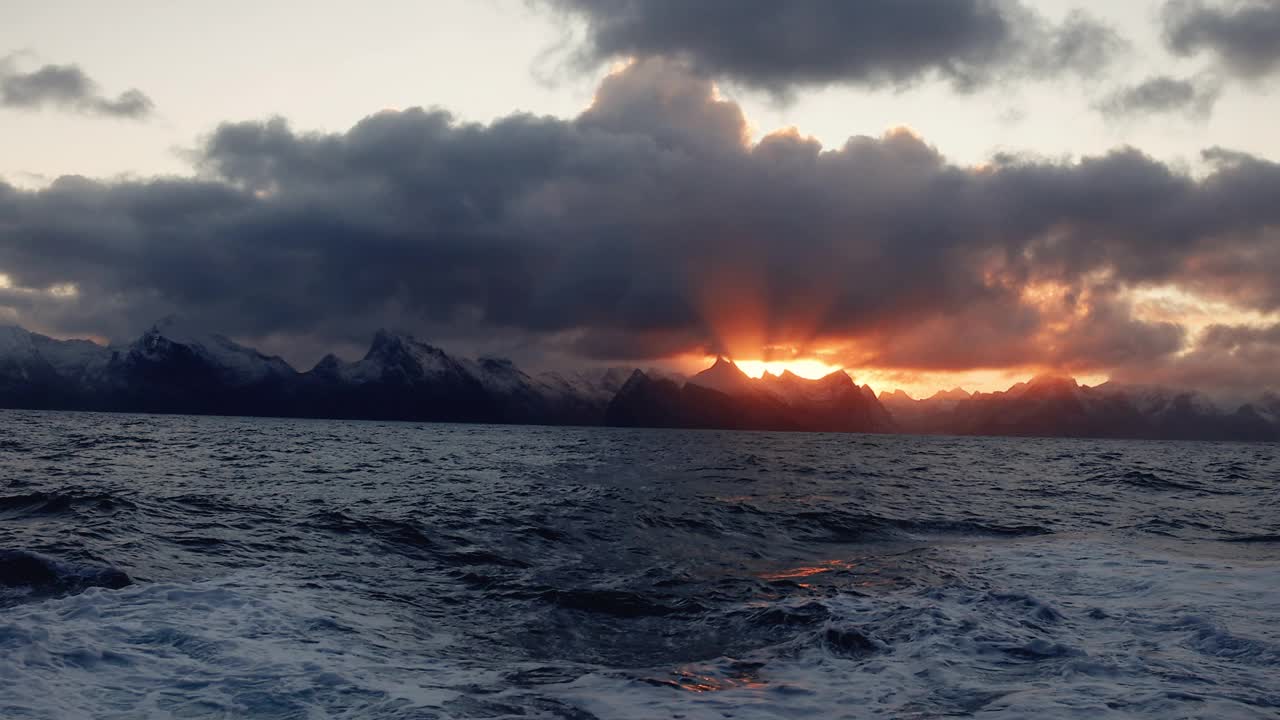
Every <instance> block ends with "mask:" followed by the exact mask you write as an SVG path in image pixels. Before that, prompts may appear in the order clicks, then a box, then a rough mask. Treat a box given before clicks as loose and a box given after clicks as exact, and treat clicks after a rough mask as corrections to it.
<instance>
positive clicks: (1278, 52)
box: [0, 0, 1280, 395]
mask: <svg viewBox="0 0 1280 720" xmlns="http://www.w3.org/2000/svg"><path fill="white" fill-rule="evenodd" d="M1276 118H1280V2H1276V1H1275V0H1203V1H1197V0H1141V1H1140V0H1134V1H1133V2H1124V3H1116V2H1113V1H1108V2H1101V1H1095V0H1053V1H1048V0H1046V1H1044V2H1032V1H1031V0H862V1H861V2H848V1H847V0H807V1H800V2H788V3H781V2H766V1H765V0H701V1H700V2H696V3H689V2H685V1H684V0H645V1H641V0H527V1H525V2H520V1H518V0H508V1H502V2H499V1H498V0H490V1H487V2H484V1H481V2H476V1H474V0H466V1H458V2H454V1H452V0H450V1H445V0H435V1H433V2H430V3H419V2H409V1H407V0H406V1H404V2H392V1H385V2H370V3H362V4H358V5H357V4H351V3H325V2H310V3H301V2H283V1H279V2H264V1H258V2H248V1H247V0H244V1H239V0H237V1H231V2H224V3H219V4H217V5H214V4H210V3H203V2H200V3H198V2H194V1H187V0H176V1H169V2H159V1H158V0H157V1H153V0H122V2H118V3H91V2H70V1H67V0H41V1H40V2H34V1H29V0H8V1H7V2H6V3H5V13H4V23H3V24H0V130H3V132H0V322H8V323H16V324H20V325H23V326H24V327H27V328H29V329H33V330H38V331H41V332H46V333H48V334H51V335H55V336H59V337H92V338H97V339H101V340H103V341H106V340H126V341H127V340H128V339H130V337H131V336H133V335H136V334H137V333H138V332H140V331H141V330H142V329H144V328H145V327H146V326H148V325H149V324H151V323H152V322H154V321H156V320H157V319H159V318H161V317H164V316H167V315H171V314H177V315H180V316H182V317H184V318H187V319H188V321H189V322H191V323H194V324H198V325H201V326H205V327H207V328H209V329H214V330H218V331H221V332H224V333H226V334H228V335H231V336H233V337H235V338H237V339H240V340H242V341H244V342H246V343H249V344H254V345H257V346H260V347H263V348H264V349H267V350H270V351H272V352H277V353H280V354H282V355H284V356H285V357H286V358H288V359H289V360H291V361H293V362H294V363H295V364H298V365H300V366H306V365H307V364H308V363H311V362H314V361H315V360H316V359H317V358H318V357H319V356H320V355H321V354H323V352H324V351H326V350H329V349H336V350H338V351H339V352H340V354H343V355H345V356H347V357H354V356H357V355H359V354H360V353H361V352H362V350H363V348H364V346H365V345H366V344H367V342H368V339H369V337H370V336H371V334H372V332H373V330H374V329H376V328H378V327H390V328H396V329H401V330H405V331H408V332H412V333H414V334H416V335H418V336H420V337H423V338H426V339H429V340H432V341H434V342H437V343H438V344H440V345H442V346H444V347H445V348H447V349H451V350H458V351H460V352H486V353H500V354H505V355H509V356H512V357H514V358H515V359H517V360H518V361H521V362H523V363H526V364H529V365H533V366H550V365H573V364H576V365H603V364H640V365H652V364H667V365H672V366H676V367H683V368H686V369H689V368H694V367H696V366H697V365H698V363H700V362H702V361H703V359H704V358H705V357H706V356H708V355H711V354H715V353H726V354H729V355H731V356H733V357H734V358H736V359H738V360H740V361H743V362H747V363H752V362H753V361H754V362H755V363H759V362H761V361H770V362H774V363H782V364H791V365H792V366H795V367H800V368H804V369H805V370H806V371H808V372H810V373H812V372H820V371H821V370H822V369H825V368H827V367H847V368H848V369H849V370H850V372H851V374H853V375H854V376H855V377H856V378H858V379H860V380H863V381H870V382H871V383H872V384H873V386H875V387H877V388H878V389H889V388H893V387H905V388H907V389H909V390H912V391H915V392H917V393H919V392H924V391H926V390H927V389H930V388H933V387H941V386H950V385H954V384H964V385H966V386H969V387H979V388H983V389H990V388H995V387H999V386H1003V385H1007V384H1009V382H1011V381H1013V380H1016V379H1021V378H1024V377H1025V376H1027V375H1029V374H1031V373H1035V372H1044V371H1054V372H1069V373H1072V374H1075V375H1077V376H1080V377H1083V378H1086V379H1087V380H1089V381H1092V382H1097V381H1101V380H1102V379H1105V378H1108V377H1110V378H1114V379H1117V380H1122V381H1141V382H1163V383H1170V384H1177V385H1192V386H1196V387H1200V388H1203V389H1206V390H1210V391H1214V392H1220V393H1236V394H1246V395H1247V394H1249V393H1254V392H1260V391H1261V390H1263V389H1267V388H1271V389H1280V280H1277V278H1280V164H1277V162H1278V161H1280V133H1277V132H1275V130H1274V128H1273V126H1274V124H1275V122H1276ZM752 366H753V367H756V368H758V367H759V366H758V364H757V365H752ZM779 366H781V365H775V366H774V367H779Z"/></svg>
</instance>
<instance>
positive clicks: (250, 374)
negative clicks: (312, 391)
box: [117, 318, 298, 386]
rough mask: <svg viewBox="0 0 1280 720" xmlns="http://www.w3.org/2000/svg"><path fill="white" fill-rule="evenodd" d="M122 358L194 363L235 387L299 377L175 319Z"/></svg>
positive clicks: (273, 358) (288, 368)
mask: <svg viewBox="0 0 1280 720" xmlns="http://www.w3.org/2000/svg"><path fill="white" fill-rule="evenodd" d="M123 355H124V359H123V361H124V362H133V363H135V364H152V365H167V364H173V363H182V364H187V363H195V364H198V365H201V366H203V367H204V368H205V369H206V370H207V371H209V372H211V373H214V374H216V375H217V376H218V377H219V378H220V379H221V380H222V381H223V382H226V383H227V384H230V385H236V386H245V385H253V384H255V383H261V382H267V381H271V380H280V379H288V378H292V377H293V376H295V375H297V374H298V373H297V371H296V370H294V369H293V367H292V366H290V365H289V363H287V362H285V361H284V360H283V359H281V358H279V357H276V356H273V355H264V354H263V353H260V352H258V351H257V350H255V349H253V348H249V347H245V346H243V345H240V344H238V343H236V342H234V341H232V340H231V339H230V338H227V337H226V336H223V335H218V334H216V333H202V332H198V331H196V330H193V329H192V328H190V327H187V326H185V325H183V324H182V323H181V321H179V320H177V319H174V318H168V319H165V320H163V321H161V322H159V323H157V324H156V325H154V326H152V327H151V329H149V330H147V331H146V332H145V333H143V334H142V337H140V338H138V339H137V340H135V341H134V342H133V343H132V344H131V345H129V347H128V348H127V350H126V352H125V353H123ZM119 361H121V359H120V358H119V355H117V362H119Z"/></svg>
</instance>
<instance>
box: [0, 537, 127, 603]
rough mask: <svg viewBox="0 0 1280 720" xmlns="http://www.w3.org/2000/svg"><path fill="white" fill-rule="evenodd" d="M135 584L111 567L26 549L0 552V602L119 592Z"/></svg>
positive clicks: (125, 575)
mask: <svg viewBox="0 0 1280 720" xmlns="http://www.w3.org/2000/svg"><path fill="white" fill-rule="evenodd" d="M132 583H133V581H132V580H131V579H130V578H129V576H128V575H127V574H126V573H125V572H124V571H123V570H119V569H117V568H114V567H110V566H98V565H77V564H72V563H67V562H63V561H60V560H55V559H53V558H50V557H46V556H44V555H41V554H39V553H34V552H29V551H27V550H0V591H2V592H0V602H3V601H6V600H7V601H8V602H7V603H3V604H12V603H14V602H21V601H25V600H29V599H44V598H48V597H57V596H61V595H73V594H76V593H79V592H83V591H84V590H86V589H88V588H91V587H102V588H108V589H113V590H117V589H120V588H123V587H127V586H128V585H131V584H132Z"/></svg>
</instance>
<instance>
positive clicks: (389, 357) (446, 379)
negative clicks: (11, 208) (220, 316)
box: [0, 320, 1280, 440]
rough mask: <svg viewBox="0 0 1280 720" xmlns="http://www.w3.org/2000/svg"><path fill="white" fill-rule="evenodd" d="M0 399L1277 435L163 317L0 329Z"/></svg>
mask: <svg viewBox="0 0 1280 720" xmlns="http://www.w3.org/2000/svg"><path fill="white" fill-rule="evenodd" d="M0 407H8V408H30V409H61V410H103V411H124V412H160V413H191V414H222V415H274V416H286V417H330V418H352V419H375V420H416V421H448V422H486V423H541V424H575V425H600V424H608V425H617V426H625V427H671V428H723V429H738V430H800V431H830V432H895V431H903V432H912V433H943V434H956V435H1027V436H1029V435H1037V436H1052V437H1099V438H1151V439H1188V440H1189V439H1201V440H1280V397H1277V396H1276V395H1274V394H1265V395H1263V396H1262V397H1260V398H1259V399H1258V400H1257V401H1255V402H1252V403H1247V404H1244V405H1240V406H1238V407H1236V408H1235V409H1223V408H1220V407H1219V406H1217V405H1215V404H1214V403H1213V402H1212V401H1210V400H1209V399H1208V398H1206V397H1205V396H1203V395H1201V394H1199V393H1196V392H1192V391H1187V390H1178V389H1170V388H1161V387H1150V386H1122V385H1117V384H1115V383H1106V384H1104V385H1100V386H1098V387H1087V386H1082V385H1080V384H1078V383H1077V382H1076V381H1075V380H1073V379H1071V378H1067V377H1055V376H1041V377H1036V378H1032V379H1031V380H1029V381H1028V382H1024V383H1017V384H1016V385H1014V386H1013V387H1010V388H1009V389H1008V390H1005V391H1003V392H994V393H973V394H970V393H967V392H965V391H963V390H961V389H958V388H957V389H954V390H950V391H943V392H939V393H936V394H934V395H933V396H931V397H929V398H927V399H924V400H915V399H913V398H911V397H910V396H908V395H907V394H906V393H903V392H901V391H896V392H892V393H882V394H881V395H880V397H879V398H877V397H876V396H875V394H874V393H873V392H872V391H871V388H869V387H867V386H865V385H863V386H859V385H857V384H856V383H854V381H853V379H852V378H850V377H849V375H848V374H846V373H845V372H844V371H838V372H834V373H831V374H830V375H827V376H826V377H823V378H820V379H817V380H809V379H806V378H802V377H799V376H797V375H795V374H793V373H790V372H784V373H782V374H781V375H773V374H769V373H766V374H765V375H764V376H763V377H761V378H751V377H749V376H748V375H747V374H746V373H744V372H742V370H741V369H740V368H739V367H738V366H737V365H735V364H734V363H733V362H732V361H730V360H727V359H725V358H718V359H717V360H716V362H715V363H714V364H713V365H711V366H710V367H709V368H707V369H706V370H703V371H702V372H700V373H698V374H696V375H694V376H693V377H691V378H688V379H687V380H685V379H684V378H679V377H674V376H669V375H666V374H664V373H662V372H660V371H648V372H645V371H641V370H631V369H623V368H611V369H608V370H600V371H583V372H564V373H544V374H539V375H529V374H527V373H525V372H524V371H522V370H521V369H520V368H518V367H517V366H516V365H515V364H513V363H512V362H510V361H509V360H503V359H499V358H479V359H470V358H458V357H454V356H451V355H449V354H448V353H446V352H445V351H444V350H442V349H440V348H438V347H435V346H432V345H430V344H427V343H424V342H422V341H420V340H417V339H415V338H413V337H412V336H408V335H398V334H394V333H390V332H386V331H378V332H377V333H376V334H375V336H374V338H373V341H372V343H371V344H370V347H369V350H368V352H367V353H366V354H365V356H364V357H363V358H361V359H360V360H357V361H355V362H344V361H343V360H341V359H339V358H337V357H335V356H333V355H329V356H326V357H325V358H324V359H323V360H321V361H320V362H319V363H317V364H316V366H315V367H314V368H312V369H311V370H308V371H306V372H298V371H297V370H295V369H294V368H293V367H291V366H290V365H289V364H288V363H287V362H285V361H284V360H282V359H281V358H278V357H274V356H270V355H265V354H263V353H260V352H258V351H257V350H254V349H253V348H248V347H245V346H243V345H240V344H238V343H236V342H234V341H232V340H230V339H228V338H226V337H224V336H221V335H216V334H208V333H200V332H193V331H191V330H190V329H188V328H185V327H183V325H182V324H181V323H180V322H178V321H175V320H166V321H164V322H162V323H159V324H157V325H156V326H155V327H153V328H151V329H150V330H148V331H147V332H145V333H143V335H142V336H141V337H139V338H138V339H137V340H135V341H134V342H132V343H129V344H127V345H122V346H113V347H103V346H101V345H97V344H95V343H91V342H87V341H83V340H65V341H64V340H55V339H52V338H48V337H45V336H43V335H39V334H36V333H31V332H28V331H26V330H23V329H22V328H17V327H0Z"/></svg>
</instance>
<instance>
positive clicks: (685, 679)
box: [659, 668, 768, 693]
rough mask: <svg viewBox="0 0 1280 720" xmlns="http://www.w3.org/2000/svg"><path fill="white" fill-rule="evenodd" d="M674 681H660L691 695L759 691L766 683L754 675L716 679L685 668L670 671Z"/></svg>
mask: <svg viewBox="0 0 1280 720" xmlns="http://www.w3.org/2000/svg"><path fill="white" fill-rule="evenodd" d="M671 674H672V675H674V676H675V678H676V679H675V680H661V681H659V682H660V683H661V684H663V685H670V686H671V687H675V688H679V689H681V690H684V691H686V692H692V693H709V692H720V691H722V690H736V689H744V690H759V689H761V688H764V687H767V686H768V683H766V682H764V681H763V680H761V679H760V678H758V677H756V675H755V674H754V673H744V674H742V675H738V676H734V677H716V676H714V675H704V674H700V673H696V672H693V671H692V670H689V669H686V668H680V669H677V670H674V671H672V673H671Z"/></svg>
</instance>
